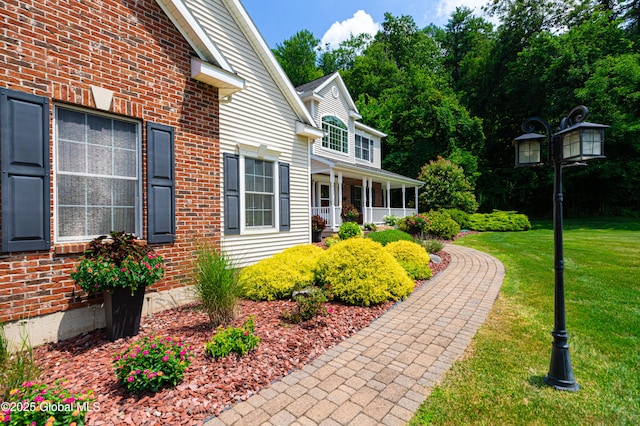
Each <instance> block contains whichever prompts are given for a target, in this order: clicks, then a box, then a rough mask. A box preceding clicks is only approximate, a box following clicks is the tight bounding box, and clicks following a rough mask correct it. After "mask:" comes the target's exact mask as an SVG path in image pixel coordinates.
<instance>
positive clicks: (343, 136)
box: [322, 116, 349, 152]
mask: <svg viewBox="0 0 640 426" xmlns="http://www.w3.org/2000/svg"><path fill="white" fill-rule="evenodd" d="M322 130H323V131H324V137H323V138H322V146H323V147H324V148H329V149H332V150H334V151H339V152H349V131H348V130H347V125H346V124H344V123H343V122H342V120H340V119H339V118H338V117H335V116H327V117H323V118H322Z"/></svg>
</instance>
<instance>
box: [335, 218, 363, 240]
mask: <svg viewBox="0 0 640 426" xmlns="http://www.w3.org/2000/svg"><path fill="white" fill-rule="evenodd" d="M338 236H339V237H340V238H342V239H343V240H348V239H349V238H354V237H361V236H362V229H360V225H358V224H357V223H355V222H343V223H342V225H340V229H339V230H338Z"/></svg>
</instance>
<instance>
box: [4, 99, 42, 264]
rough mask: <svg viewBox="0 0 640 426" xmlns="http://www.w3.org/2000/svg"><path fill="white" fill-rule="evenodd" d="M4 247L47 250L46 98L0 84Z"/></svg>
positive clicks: (9, 250) (8, 248) (14, 249)
mask: <svg viewBox="0 0 640 426" xmlns="http://www.w3.org/2000/svg"><path fill="white" fill-rule="evenodd" d="M0 143H1V146H0V157H1V158H2V165H1V168H2V177H1V180H2V231H1V232H2V251H3V252H15V251H32V250H48V249H49V247H50V246H51V241H50V222H49V221H50V217H51V207H50V205H49V200H50V194H49V191H50V189H49V182H50V179H49V171H50V170H51V165H50V164H49V100H48V99H47V98H43V97H41V96H35V95H32V94H29V93H24V92H19V91H16V90H10V89H4V88H2V89H0Z"/></svg>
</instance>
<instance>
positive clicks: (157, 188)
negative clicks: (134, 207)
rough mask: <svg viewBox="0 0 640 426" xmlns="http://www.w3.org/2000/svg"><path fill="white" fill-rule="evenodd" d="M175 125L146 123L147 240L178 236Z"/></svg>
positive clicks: (166, 240) (151, 241)
mask: <svg viewBox="0 0 640 426" xmlns="http://www.w3.org/2000/svg"><path fill="white" fill-rule="evenodd" d="M173 139H174V131H173V127H169V126H163V125H161V124H156V123H147V241H148V242H149V243H173V242H174V241H175V238H176V202H175V176H174V167H173V165H174V149H173Z"/></svg>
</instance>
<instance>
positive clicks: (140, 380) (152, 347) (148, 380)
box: [113, 336, 193, 393]
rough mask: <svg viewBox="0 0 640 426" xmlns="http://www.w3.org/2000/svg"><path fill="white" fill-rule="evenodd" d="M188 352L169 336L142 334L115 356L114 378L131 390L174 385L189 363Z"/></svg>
mask: <svg viewBox="0 0 640 426" xmlns="http://www.w3.org/2000/svg"><path fill="white" fill-rule="evenodd" d="M192 355H193V354H192V353H191V351H190V350H189V348H188V347H186V346H185V345H184V344H183V343H182V342H180V341H179V340H177V339H173V338H171V337H159V336H155V337H154V338H149V337H144V338H142V340H140V341H138V342H136V343H134V344H132V345H131V346H129V348H128V349H127V350H125V351H124V352H122V353H121V354H119V355H117V356H116V357H115V359H114V361H113V365H114V367H115V369H116V377H117V378H118V381H120V383H121V384H123V385H124V386H125V387H126V388H127V390H129V391H131V392H134V393H143V392H145V391H151V392H156V391H158V390H159V389H160V388H161V387H163V386H167V385H170V386H175V385H177V384H178V383H179V382H180V381H181V380H182V378H183V377H184V372H185V370H186V369H187V367H188V366H189V364H191V358H192Z"/></svg>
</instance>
